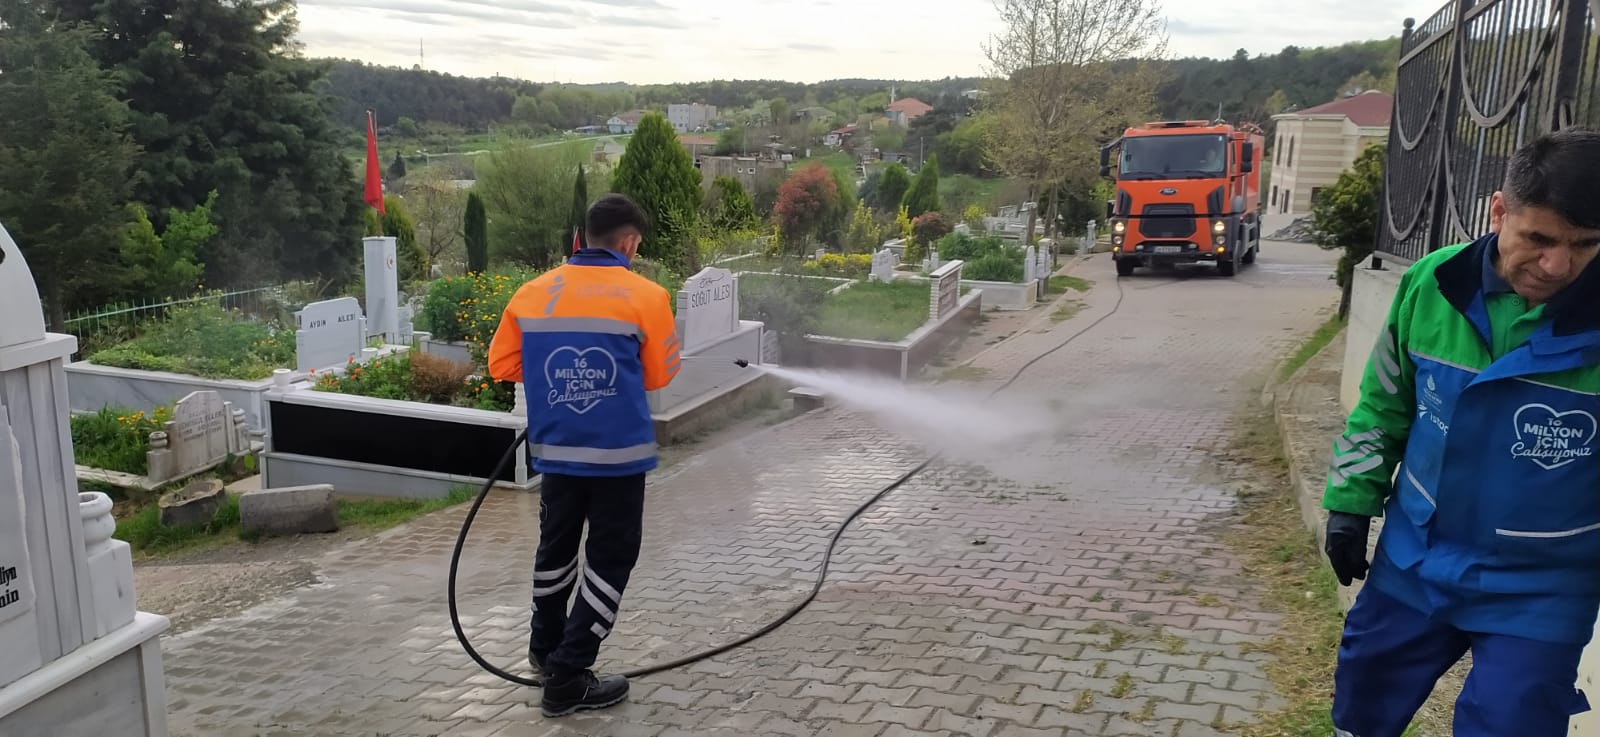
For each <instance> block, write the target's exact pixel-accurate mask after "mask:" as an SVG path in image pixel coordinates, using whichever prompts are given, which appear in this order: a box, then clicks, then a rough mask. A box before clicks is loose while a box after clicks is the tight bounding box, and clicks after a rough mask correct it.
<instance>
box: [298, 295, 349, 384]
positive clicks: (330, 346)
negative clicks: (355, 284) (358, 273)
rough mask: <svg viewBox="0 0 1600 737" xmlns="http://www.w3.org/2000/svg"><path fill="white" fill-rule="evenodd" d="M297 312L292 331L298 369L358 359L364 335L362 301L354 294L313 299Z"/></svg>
mask: <svg viewBox="0 0 1600 737" xmlns="http://www.w3.org/2000/svg"><path fill="white" fill-rule="evenodd" d="M298 314H299V318H300V329H298V330H296V331H295V332H294V346H295V368H296V369H297V370H300V371H311V370H314V369H315V370H321V369H325V368H333V367H342V366H344V365H345V364H348V363H349V362H350V361H352V360H360V359H361V350H362V349H363V348H366V347H367V339H366V335H365V332H366V330H365V329H364V328H363V326H362V320H361V303H360V302H357V301H356V298H355V297H340V298H338V299H330V300H324V301H322V302H312V303H311V304H308V305H306V306H305V308H304V309H301V310H300V312H299V313H298Z"/></svg>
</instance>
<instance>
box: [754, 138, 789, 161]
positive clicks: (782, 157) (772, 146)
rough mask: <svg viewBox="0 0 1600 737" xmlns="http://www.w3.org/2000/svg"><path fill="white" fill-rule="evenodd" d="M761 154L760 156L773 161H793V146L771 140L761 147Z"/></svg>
mask: <svg viewBox="0 0 1600 737" xmlns="http://www.w3.org/2000/svg"><path fill="white" fill-rule="evenodd" d="M761 156H762V158H765V159H772V160H775V161H793V160H794V146H790V145H789V144H786V143H779V142H777V141H773V142H772V143H769V144H767V145H765V146H762V147H761Z"/></svg>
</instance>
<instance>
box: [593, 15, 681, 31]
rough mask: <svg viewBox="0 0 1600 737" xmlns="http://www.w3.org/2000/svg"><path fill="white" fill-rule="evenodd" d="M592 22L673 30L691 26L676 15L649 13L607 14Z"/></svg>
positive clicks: (598, 24)
mask: <svg viewBox="0 0 1600 737" xmlns="http://www.w3.org/2000/svg"><path fill="white" fill-rule="evenodd" d="M591 23H592V24H593V25H595V26H597V27H600V28H605V27H607V26H623V27H633V28H663V29H667V30H671V31H679V30H683V29H685V28H688V27H689V24H687V23H684V22H683V21H681V20H678V19H677V18H674V17H670V16H655V17H652V16H648V15H645V16H627V15H605V16H600V17H596V18H593V19H591Z"/></svg>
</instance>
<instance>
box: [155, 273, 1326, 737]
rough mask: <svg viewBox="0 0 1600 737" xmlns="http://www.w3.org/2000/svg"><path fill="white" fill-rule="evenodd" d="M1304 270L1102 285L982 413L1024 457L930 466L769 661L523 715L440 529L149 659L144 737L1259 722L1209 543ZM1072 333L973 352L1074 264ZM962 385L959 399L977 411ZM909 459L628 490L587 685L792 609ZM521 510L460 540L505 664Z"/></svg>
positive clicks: (1306, 291)
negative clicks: (469, 654)
mask: <svg viewBox="0 0 1600 737" xmlns="http://www.w3.org/2000/svg"><path fill="white" fill-rule="evenodd" d="M1328 263H1329V259H1328V258H1327V257H1326V256H1324V255H1323V254H1321V253H1319V252H1317V251H1315V250H1314V249H1311V248H1309V247H1298V246H1288V245H1272V246H1271V250H1270V251H1269V252H1268V254H1267V256H1266V257H1265V258H1264V259H1263V263H1262V264H1261V265H1259V266H1257V267H1254V268H1251V269H1247V270H1246V271H1244V272H1243V273H1242V274H1241V275H1240V276H1239V277H1237V278H1236V279H1232V280H1225V279H1220V278H1215V277H1212V276H1210V275H1209V274H1202V275H1199V276H1194V277H1192V278H1190V277H1174V276H1163V275H1153V276H1139V277H1136V278H1133V279H1128V280H1124V281H1123V284H1124V286H1125V287H1126V294H1125V297H1124V300H1123V303H1122V306H1121V309H1120V311H1119V312H1117V314H1115V315H1114V316H1112V317H1110V318H1109V319H1107V320H1106V321H1105V322H1104V323H1102V324H1101V325H1099V326H1098V327H1096V328H1094V329H1093V330H1091V331H1089V332H1088V333H1086V334H1084V335H1083V336H1082V337H1081V338H1080V339H1078V340H1077V341H1076V342H1074V343H1073V344H1072V345H1071V346H1069V347H1068V348H1066V349H1064V350H1062V351H1060V352H1058V353H1057V354H1055V355H1053V356H1051V357H1050V358H1048V359H1046V360H1044V361H1041V362H1040V363H1039V364H1037V365H1036V366H1034V367H1033V368H1032V369H1030V371H1029V372H1028V373H1027V374H1025V375H1024V377H1023V378H1022V379H1021V380H1019V381H1018V382H1017V383H1016V384H1015V386H1014V387H1013V388H1012V389H1010V390H1009V391H1010V392H1016V393H1021V394H1024V395H1027V396H1031V397H1037V398H1039V401H1040V402H1041V404H1049V405H1053V406H1055V407H1056V408H1057V411H1058V412H1059V413H1060V414H1061V416H1062V419H1063V421H1064V422H1063V424H1062V429H1061V430H1060V431H1059V432H1058V433H1056V434H1055V435H1054V436H1053V437H1046V438H1040V439H1038V440H1036V441H1032V442H1028V443H1024V444H1021V445H1019V446H1018V447H1013V448H1009V449H1007V450H1006V451H1004V452H999V453H992V454H989V456H988V457H986V458H985V459H983V462H982V463H976V462H972V461H973V460H974V459H966V460H965V461H963V460H960V459H957V460H952V461H949V462H940V463H938V464H936V465H934V466H933V467H931V468H930V469H929V470H928V472H926V473H925V474H924V475H922V476H919V477H918V478H916V479H914V480H913V481H912V482H911V483H908V484H907V485H906V486H905V487H903V488H902V489H901V490H899V491H898V492H896V493H895V494H894V495H891V496H890V497H889V498H888V499H886V500H885V501H884V502H883V503H882V504H881V505H879V506H878V507H876V508H874V509H873V510H871V511H869V512H868V513H867V514H865V515H863V516H862V518H861V519H860V520H859V521H858V522H857V524H856V526H855V527H854V528H852V531H850V532H849V533H848V534H847V535H846V537H845V539H844V540H843V541H842V542H841V544H840V548H839V551H838V553H837V556H836V558H835V562H834V566H833V568H832V574H831V576H830V581H829V583H828V585H827V587H826V588H825V589H824V591H823V593H822V594H821V595H820V596H819V598H818V600H817V602H816V603H815V604H814V605H813V606H812V607H811V608H810V609H809V610H808V611H806V612H804V613H802V614H801V615H800V616H799V617H797V618H796V619H795V620H793V621H792V622H791V623H789V624H788V625H786V626H785V627H784V628H782V629H780V630H778V631H777V632H775V633H773V634H772V635H770V636H768V637H767V638H765V639H763V640H761V641H759V642H757V643H755V644H753V645H751V646H749V647H747V648H745V649H742V650H738V651H735V652H732V653H729V654H726V655H723V656H720V657H718V658H715V659H713V660H710V661H703V662H701V663H698V664H696V665H693V666H690V667H688V668H686V669H683V670H680V671H676V672H670V673H663V674H659V675H655V676H650V677H648V678H644V679H640V680H637V681H635V683H634V687H633V693H632V698H631V700H630V701H629V702H628V703H626V704H624V705H621V706H619V707H617V708H615V709H613V710H610V711H607V712H604V713H602V714H598V715H589V716H578V717H568V718H564V719H560V720H553V721H546V720H544V719H543V718H542V717H541V716H540V715H539V714H538V707H537V692H536V691H533V690H529V689H521V688H513V687H510V686H508V685H506V684H502V683H500V682H497V681H496V680H495V679H494V678H492V677H490V676H487V675H484V674H481V673H479V672H478V671H477V670H476V668H475V666H474V665H473V664H472V663H471V662H470V661H469V660H468V659H467V658H466V656H465V655H464V654H462V653H461V652H460V650H459V648H458V646H457V645H456V643H455V641H454V638H453V636H452V634H451V631H450V627H449V623H448V620H447V618H446V614H445V607H444V603H443V590H444V582H445V566H446V564H447V562H448V558H449V549H450V545H451V544H452V543H453V541H454V536H455V532H456V528H457V525H458V524H459V522H460V518H461V516H462V514H463V513H464V510H460V509H457V510H450V511H447V512H443V513H439V514H437V515H434V516H432V517H429V518H427V519H423V520H420V521H418V522H417V523H415V524H412V525H409V526H407V527H404V528H400V529H397V530H394V531H391V532H390V533H388V534H385V535H383V536H380V537H378V538H375V539H371V540H368V541H364V542H361V543H357V544H354V545H352V546H351V547H349V548H347V549H345V550H343V551H341V552H339V553H337V554H335V555H333V556H331V557H330V558H329V559H328V560H327V561H325V562H324V565H323V568H322V570H321V583H319V584H318V585H315V586H312V587H309V588H306V589H302V590H299V591H297V592H294V593H292V594H290V595H288V596H286V597H284V598H282V599H279V600H277V601H274V602H271V603H269V604H266V605H263V606H260V607H257V608H255V609H252V610H250V611H247V612H245V613H243V614H241V615H239V616H235V617H231V618H228V619H225V620H219V621H216V622H214V623H212V624H210V625H208V626H205V627H203V628H200V629H197V630H194V631H191V632H188V633H185V634H183V635H181V636H178V637H175V638H173V639H171V640H169V641H168V642H167V643H166V648H167V674H168V684H169V690H170V694H171V699H172V705H171V713H172V716H171V719H172V727H173V731H174V734H176V735H185V736H191V735H192V736H193V737H231V736H233V735H251V736H255V735H341V736H344V735H350V736H354V735H394V736H400V735H406V736H412V735H458V736H460V737H470V736H472V735H497V736H499V737H544V736H555V735H589V736H600V735H604V736H606V737H624V736H625V735H650V736H663V735H796V736H806V737H809V736H810V735H841V736H842V735H863V736H872V737H902V736H905V735H928V734H932V735H976V736H979V737H990V736H991V735H996V736H998V735H1007V736H1012V735H1014V736H1017V737H1025V736H1027V735H1062V734H1072V735H1080V734H1081V735H1164V736H1174V735H1175V736H1177V737H1196V736H1199V735H1214V734H1228V733H1229V732H1228V725H1230V724H1235V723H1239V722H1243V721H1247V720H1249V719H1250V718H1251V715H1252V714H1253V713H1255V712H1257V711H1258V710H1260V709H1263V708H1271V707H1274V706H1277V705H1278V703H1277V701H1278V699H1277V697H1276V696H1275V695H1274V694H1273V693H1272V690H1271V686H1270V684H1269V683H1268V682H1267V681H1265V680H1264V678H1263V674H1262V672H1261V668H1260V659H1261V658H1262V657H1263V656H1261V655H1258V654H1253V653H1252V652H1251V650H1250V647H1249V645H1251V644H1252V643H1259V642H1262V641H1264V640H1265V639H1266V638H1268V637H1269V636H1270V635H1271V633H1272V632H1273V627H1274V626H1275V622H1276V618H1275V617H1274V616H1273V615H1271V614H1268V613H1264V612H1263V611H1262V610H1261V608H1260V605H1259V603H1258V602H1257V601H1256V600H1255V598H1254V597H1253V595H1252V593H1253V588H1254V587H1253V585H1252V583H1251V582H1250V581H1249V580H1248V579H1246V578H1244V577H1243V576H1242V575H1241V573H1240V566H1239V563H1238V561H1237V560H1235V559H1234V558H1233V557H1232V556H1231V555H1230V554H1229V553H1228V552H1227V551H1226V550H1225V549H1224V547H1223V546H1222V545H1221V543H1219V542H1218V541H1217V540H1216V536H1217V533H1218V532H1219V531H1220V529H1221V528H1222V527H1223V526H1224V525H1226V524H1227V521H1226V519H1225V517H1226V515H1225V513H1226V512H1227V511H1228V510H1229V509H1230V505H1231V500H1232V492H1231V490H1230V489H1229V488H1227V487H1226V485H1225V484H1224V483H1223V482H1222V480H1221V479H1222V476H1223V475H1222V473H1220V472H1219V471H1218V470H1217V469H1216V468H1215V462H1214V461H1212V460H1210V459H1211V458H1212V457H1213V456H1212V455H1211V454H1210V452H1209V450H1210V449H1212V448H1215V447H1217V446H1218V445H1219V444H1221V443H1224V442H1226V440H1227V438H1228V434H1229V428H1228V421H1229V420H1230V418H1231V413H1232V411H1233V410H1234V409H1235V408H1236V407H1237V405H1238V402H1239V401H1240V400H1242V399H1243V394H1242V391H1243V390H1242V389H1241V388H1240V386H1239V381H1240V379H1241V378H1243V377H1245V376H1246V375H1248V374H1251V373H1257V372H1260V371H1264V370H1266V369H1267V368H1268V366H1269V365H1270V363H1271V362H1272V361H1274V360H1275V359H1276V358H1277V357H1279V356H1280V355H1281V354H1282V353H1283V352H1284V351H1286V350H1287V349H1288V348H1290V347H1291V346H1292V345H1293V344H1294V341H1295V340H1296V339H1297V335H1299V334H1300V333H1302V332H1303V331H1305V330H1308V329H1310V328H1311V327H1313V326H1314V325H1315V324H1316V322H1317V320H1318V319H1319V315H1318V312H1319V311H1320V310H1322V309H1325V308H1326V307H1327V306H1328V305H1329V304H1330V303H1331V301H1332V300H1333V299H1334V298H1335V296H1336V295H1335V293H1334V291H1333V288H1332V286H1331V283H1330V282H1329V281H1328V280H1327V279H1326V274H1327V265H1328ZM1080 272H1081V273H1083V274H1084V275H1086V276H1088V277H1090V278H1092V279H1094V280H1095V281H1096V282H1097V284H1096V286H1095V287H1094V289H1093V290H1091V291H1090V293H1089V294H1088V295H1087V297H1085V298H1084V301H1085V303H1086V304H1085V309H1084V312H1083V313H1082V314H1081V315H1080V316H1079V317H1078V318H1076V319H1074V320H1071V321H1069V322H1065V323H1059V324H1057V323H1054V322H1051V321H1048V320H1046V321H1045V322H1044V323H1043V325H1041V326H1040V328H1039V329H1038V331H1037V332H1031V333H1027V334H1024V335H1021V336H1019V337H1017V338H1016V339H1015V340H1013V341H1011V342H1009V343H1005V344H1002V345H1000V346H998V347H996V348H995V349H993V350H991V351H990V352H988V353H986V354H984V355H983V356H981V357H980V358H979V360H978V365H980V366H982V367H984V368H987V369H989V370H990V374H989V376H990V377H992V378H989V379H986V381H988V382H990V383H998V382H999V381H1000V380H1002V379H1003V378H1004V377H1005V376H1007V375H1009V373H1010V372H1011V371H1013V370H1015V368H1016V367H1017V366H1019V365H1021V363H1022V362H1023V361H1024V360H1026V359H1027V358H1030V357H1032V356H1034V355H1036V354H1038V353H1039V352H1041V351H1043V350H1044V349H1046V348H1048V347H1049V346H1051V345H1054V344H1056V343H1059V342H1060V341H1061V340H1062V339H1063V338H1064V337H1065V336H1067V335H1069V334H1071V333H1073V332H1076V331H1078V330H1080V329H1081V328H1082V327H1083V326H1085V325H1087V324H1088V323H1089V322H1090V321H1091V320H1093V319H1095V318H1097V317H1099V316H1101V315H1104V314H1106V313H1108V312H1109V311H1110V310H1111V308H1112V305H1113V304H1114V303H1115V301H1116V298H1117V290H1116V286H1115V281H1116V280H1115V277H1114V276H1113V275H1112V274H1111V267H1110V264H1109V263H1108V262H1106V261H1105V259H1104V257H1097V259H1096V260H1095V261H1094V262H1093V263H1091V264H1089V265H1088V267H1087V268H1086V269H1080ZM981 384H982V382H980V385H981ZM921 458H922V455H921V450H920V449H919V448H917V447H915V446H914V445H912V444H910V443H907V442H905V441H902V440H899V439H897V438H896V437H894V436H891V435H889V434H887V433H885V432H883V431H882V430H880V429H878V428H877V427H876V426H875V425H874V424H873V422H872V421H871V419H870V418H867V417H860V416H855V415H852V414H850V413H847V412H844V411H842V410H838V409H832V410H828V411H824V412H820V413H813V414H811V415H807V416H803V417H801V418H798V419H796V420H794V421H792V422H789V423H786V424H782V425H778V426H775V427H772V428H768V429H766V430H764V431H762V432H760V433H757V434H755V435H752V436H750V437H748V438H746V439H744V440H742V441H740V442H738V443H736V444H734V445H732V446H728V447H724V448H721V449H718V450H715V451H712V452H709V453H707V454H705V455H703V456H700V457H697V458H694V459H692V460H690V461H688V462H685V463H684V464H682V465H680V466H677V467H675V468H674V469H672V470H671V471H669V472H666V473H663V474H662V475H661V476H660V477H658V478H655V479H653V481H652V485H651V490H650V496H649V508H648V511H647V520H648V521H647V527H646V550H645V553H644V556H643V559H642V561H641V563H640V567H639V569H638V570H637V572H636V573H635V575H634V583H633V584H632V586H631V587H630V588H629V589H628V591H627V592H626V599H625V602H624V606H623V614H622V622H621V623H620V624H619V625H618V626H617V628H616V631H615V634H614V635H613V636H612V637H611V639H610V640H609V641H608V642H607V645H606V647H605V649H604V651H603V653H602V657H603V663H602V665H603V666H615V667H620V668H628V667H633V666H635V665H638V664H641V663H646V662H656V661H658V660H659V659H663V658H671V657H676V656H679V655H683V654H687V653H689V652H691V651H695V650H699V649H702V648H704V647H706V646H709V645H713V644H717V643H721V642H724V641H726V640H728V639H731V638H733V637H736V636H737V635H738V634H741V633H743V632H747V631H750V630H751V629H754V628H755V627H758V626H759V625H760V624H761V623H762V622H764V621H766V620H768V619H769V618H771V617H773V616H775V615H776V614H777V613H778V612H780V611H781V610H782V609H784V608H785V607H786V606H787V605H788V604H790V603H791V602H793V601H795V600H797V599H798V598H799V597H800V596H802V595H803V594H804V592H805V591H806V590H807V589H808V588H809V586H810V581H811V578H812V576H813V574H814V571H815V570H816V566H817V565H818V563H819V560H820V555H821V552H822V548H823V545H824V544H825V541H826V539H827V536H828V534H829V533H830V532H831V530H832V528H833V527H834V526H835V524H836V523H837V522H838V521H839V520H840V519H842V518H843V517H844V515H845V514H847V513H848V512H849V510H850V509H851V508H853V507H854V506H855V505H856V504H858V503H859V502H860V501H862V500H864V499H865V498H866V497H868V496H870V495H871V494H872V493H874V492H875V491H876V490H877V488H879V487H881V486H882V485H883V484H884V483H886V482H888V481H890V480H892V479H893V478H895V477H896V476H898V475H899V474H900V473H902V472H904V471H905V470H906V469H908V468H910V467H911V466H913V465H914V464H916V463H917V462H918V461H920V460H921ZM536 515H537V501H536V499H535V498H534V497H532V496H514V495H509V494H501V495H499V496H497V497H495V498H494V499H493V500H492V501H491V502H490V503H489V504H488V505H486V507H485V509H484V511H483V513H481V514H480V517H479V520H480V521H479V523H478V526H477V528H476V529H475V530H474V532H475V536H474V538H473V541H472V547H471V548H470V549H469V551H468V554H467V560H468V563H467V566H466V569H465V570H464V572H463V579H462V585H463V588H464V590H465V591H466V592H468V593H467V595H466V598H465V599H464V601H463V604H462V607H463V611H465V612H470V613H471V616H470V617H469V620H468V623H467V624H468V627H469V629H470V631H471V632H473V633H475V636H476V638H477V640H478V642H479V647H480V650H482V651H483V652H485V653H486V654H489V655H490V656H491V658H492V659H494V660H495V661H497V662H500V663H504V664H512V665H516V666H518V667H517V668H516V670H518V671H519V672H520V671H522V670H523V669H525V668H526V666H525V665H522V664H521V662H522V657H523V653H524V652H525V648H526V637H527V630H526V619H527V601H528V588H529V585H528V575H529V567H530V561H531V559H532V551H533V547H534V544H535V537H534V535H535V533H534V531H535V530H536V525H535V519H536Z"/></svg>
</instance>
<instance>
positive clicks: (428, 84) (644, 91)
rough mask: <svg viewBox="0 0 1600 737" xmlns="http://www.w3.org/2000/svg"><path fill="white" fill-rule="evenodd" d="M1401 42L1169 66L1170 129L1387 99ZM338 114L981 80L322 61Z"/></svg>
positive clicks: (862, 104) (426, 112)
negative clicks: (671, 74)
mask: <svg viewBox="0 0 1600 737" xmlns="http://www.w3.org/2000/svg"><path fill="white" fill-rule="evenodd" d="M1398 52H1399V39H1398V38H1390V39H1384V40H1378V41H1362V42H1356V43H1350V44H1345V45H1342V46H1337V47H1329V48H1315V49H1300V48H1297V47H1294V46H1289V47H1286V48H1284V49H1283V50H1282V51H1279V52H1276V53H1273V54H1258V55H1256V56H1250V55H1249V54H1248V52H1246V51H1245V50H1244V49H1240V51H1239V53H1238V54H1236V55H1234V57H1233V58H1230V59H1224V60H1219V59H1208V58H1187V59H1176V60H1173V61H1170V62H1168V70H1167V71H1168V81H1167V82H1166V83H1165V84H1164V85H1162V87H1161V90H1160V92H1159V95H1158V99H1159V100H1160V105H1161V110H1160V113H1161V115H1162V116H1164V117H1168V118H1211V117H1213V116H1215V115H1216V114H1217V111H1218V106H1219V105H1220V106H1221V111H1222V115H1223V116H1224V117H1226V118H1228V119H1234V120H1237V119H1254V120H1265V119H1266V118H1267V117H1268V116H1270V115H1271V114H1273V113H1277V112H1282V111H1283V110H1285V109H1294V108H1298V107H1309V106H1312V105H1317V104H1320V103H1323V102H1326V101H1328V100H1330V99H1333V98H1334V97H1335V96H1336V95H1338V94H1339V92H1340V90H1341V88H1342V87H1343V86H1345V85H1346V84H1347V83H1350V82H1352V81H1355V82H1357V83H1358V84H1360V85H1362V86H1366V87H1378V88H1383V89H1392V87H1393V76H1394V65H1395V59H1396V57H1397V55H1398ZM324 61H325V62H326V63H327V64H328V67H329V73H328V89H329V91H330V92H331V94H332V95H333V97H334V101H335V113H336V115H337V116H338V119H339V120H340V121H341V122H343V123H344V124H346V125H349V126H352V127H355V128H359V127H361V126H362V125H363V124H364V120H365V111H366V110H368V109H372V110H374V111H375V112H376V113H377V116H378V123H379V125H381V126H392V125H395V124H397V123H399V122H400V121H401V118H406V119H408V120H409V121H411V122H415V123H418V124H428V123H433V124H444V125H449V126H455V127H459V128H462V129H465V130H468V131H481V130H484V129H486V128H488V127H489V126H490V125H506V124H510V125H521V126H524V127H526V128H528V129H529V130H530V131H532V132H548V131H550V130H561V129H568V128H573V127H577V126H582V125H600V124H603V123H605V121H606V119H607V118H609V117H610V116H611V115H613V114H615V113H617V112H619V111H623V110H629V109H634V108H664V107H665V106H666V105H667V104H669V103H674V102H701V103H705V104H709V105H715V106H717V107H718V108H721V109H724V110H736V109H748V108H751V107H752V106H762V105H765V104H767V103H769V102H770V101H773V100H782V101H784V103H786V104H787V105H788V106H789V108H790V110H798V109H800V108H803V107H809V106H817V107H824V108H828V109H829V110H831V111H833V112H834V113H835V115H837V116H838V117H839V118H841V119H853V118H854V117H855V116H856V115H858V114H860V113H863V112H872V111H877V110H881V109H882V107H883V105H884V104H886V103H887V102H888V99H889V93H890V90H891V89H893V91H894V93H895V94H896V96H898V97H916V98H918V99H921V100H924V101H926V102H929V103H932V104H934V105H935V106H942V105H941V103H952V102H954V101H955V100H956V99H958V96H959V95H960V93H961V92H962V91H964V90H970V89H974V88H977V87H979V86H981V85H982V84H983V80H982V79H978V78H949V79H942V80H913V81H906V80H887V79H838V80H828V81H825V82H819V83H816V84H802V83H798V82H785V81H780V80H714V81H704V82H690V83H681V84H670V85H631V84H627V83H624V82H611V83H603V84H590V85H578V84H564V85H549V84H540V83H535V82H528V81H522V80H512V79H507V78H490V79H482V78H471V77H458V76H453V75H449V74H443V73H440V72H434V71H426V70H417V69H402V68H398V67H379V66H374V65H370V64H365V63H362V62H359V61H350V60H344V59H328V60H324Z"/></svg>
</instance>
